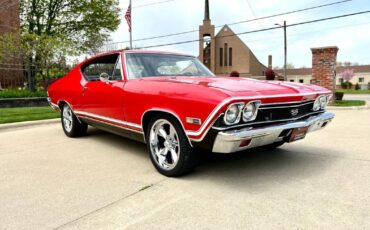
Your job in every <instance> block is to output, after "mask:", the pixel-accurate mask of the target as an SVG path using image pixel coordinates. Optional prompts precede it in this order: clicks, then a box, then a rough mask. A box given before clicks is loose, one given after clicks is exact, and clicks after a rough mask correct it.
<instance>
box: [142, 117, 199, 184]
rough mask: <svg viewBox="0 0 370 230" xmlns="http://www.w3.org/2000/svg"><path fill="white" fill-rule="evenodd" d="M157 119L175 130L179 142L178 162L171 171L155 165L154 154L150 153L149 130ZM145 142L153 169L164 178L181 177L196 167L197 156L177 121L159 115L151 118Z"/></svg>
mask: <svg viewBox="0 0 370 230" xmlns="http://www.w3.org/2000/svg"><path fill="white" fill-rule="evenodd" d="M159 119H164V120H167V121H169V122H170V123H171V124H172V125H173V127H174V128H175V130H176V132H177V135H178V138H179V142H180V155H179V161H178V162H177V165H176V166H175V168H173V169H171V170H165V169H162V168H161V167H160V166H159V165H158V164H157V162H156V160H155V159H154V154H153V153H152V152H151V148H150V141H149V136H150V130H151V128H152V126H153V124H154V123H155V122H156V121H157V120H159ZM145 140H146V144H147V148H148V152H149V156H150V159H151V161H152V163H153V165H154V167H155V168H156V169H157V171H158V172H159V173H161V174H162V175H164V176H167V177H179V176H183V175H185V174H187V173H189V172H190V171H192V170H193V169H194V168H195V167H196V166H197V164H198V162H199V156H198V154H197V153H196V152H195V149H194V148H193V147H191V145H190V143H189V139H188V138H187V136H186V134H185V132H184V130H183V128H182V126H181V125H180V123H179V122H178V121H177V119H175V118H173V117H171V116H167V115H161V116H156V117H154V118H152V119H151V121H150V122H149V125H148V127H147V130H146V132H145Z"/></svg>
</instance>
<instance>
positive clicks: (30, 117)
mask: <svg viewBox="0 0 370 230" xmlns="http://www.w3.org/2000/svg"><path fill="white" fill-rule="evenodd" d="M58 117H60V115H59V113H58V112H57V111H55V110H53V109H52V108H51V107H29V108H28V107H27V108H26V107H22V108H10V109H8V108H4V109H2V108H0V124H5V123H14V122H20V121H36V120H45V119H52V118H58Z"/></svg>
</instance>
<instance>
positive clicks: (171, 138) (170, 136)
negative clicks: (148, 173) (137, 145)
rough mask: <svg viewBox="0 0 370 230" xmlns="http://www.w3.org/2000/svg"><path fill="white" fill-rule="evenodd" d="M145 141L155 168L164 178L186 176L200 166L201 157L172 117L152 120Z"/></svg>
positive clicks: (158, 117)
mask: <svg viewBox="0 0 370 230" xmlns="http://www.w3.org/2000/svg"><path fill="white" fill-rule="evenodd" d="M145 140H146V143H147V148H148V151H149V155H150V159H151V161H152V163H153V165H154V167H155V168H156V169H157V171H158V172H159V173H161V174H162V175H164V176H167V177H179V176H182V175H185V174H187V173H189V172H190V171H192V170H193V169H194V168H195V167H196V166H197V164H198V159H199V155H198V154H197V153H196V152H195V150H194V149H193V148H192V147H191V145H190V143H189V140H188V138H187V136H186V134H185V132H184V130H183V129H182V127H181V125H180V123H179V122H178V121H177V120H176V119H175V118H173V117H171V116H167V115H161V116H156V117H154V118H152V119H151V121H150V122H149V125H148V127H147V130H146V133H145Z"/></svg>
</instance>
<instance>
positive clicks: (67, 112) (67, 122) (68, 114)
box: [63, 105, 73, 133]
mask: <svg viewBox="0 0 370 230" xmlns="http://www.w3.org/2000/svg"><path fill="white" fill-rule="evenodd" d="M63 125H64V128H65V130H66V131H67V132H69V133H70V132H71V131H72V127H73V117H72V110H71V108H70V107H69V106H68V105H64V107H63Z"/></svg>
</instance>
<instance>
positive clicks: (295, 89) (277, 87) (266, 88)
mask: <svg viewBox="0 0 370 230" xmlns="http://www.w3.org/2000/svg"><path fill="white" fill-rule="evenodd" d="M151 80H154V81H165V82H173V83H178V84H191V85H198V86H203V87H207V88H214V89H218V90H220V91H223V92H224V93H226V94H228V95H230V96H243V95H275V94H299V93H313V92H319V91H322V90H323V88H322V87H319V86H315V85H307V84H299V83H291V82H280V81H261V80H254V79H251V78H231V77H162V78H152V79H151Z"/></svg>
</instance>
